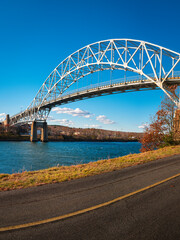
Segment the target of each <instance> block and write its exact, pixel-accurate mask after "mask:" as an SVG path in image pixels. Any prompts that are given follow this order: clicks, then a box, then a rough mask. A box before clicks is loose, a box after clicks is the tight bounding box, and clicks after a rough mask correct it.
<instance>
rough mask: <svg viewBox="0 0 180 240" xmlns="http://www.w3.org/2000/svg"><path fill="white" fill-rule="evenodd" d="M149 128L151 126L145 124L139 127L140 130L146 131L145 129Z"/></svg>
mask: <svg viewBox="0 0 180 240" xmlns="http://www.w3.org/2000/svg"><path fill="white" fill-rule="evenodd" d="M148 126H149V124H147V123H144V124H142V125H140V126H138V128H140V129H145V128H146V127H148Z"/></svg>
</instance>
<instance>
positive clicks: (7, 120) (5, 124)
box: [4, 114, 10, 127]
mask: <svg viewBox="0 0 180 240" xmlns="http://www.w3.org/2000/svg"><path fill="white" fill-rule="evenodd" d="M9 124H10V117H9V114H7V115H6V119H5V121H4V126H5V127H9Z"/></svg>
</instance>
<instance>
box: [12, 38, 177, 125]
mask: <svg viewBox="0 0 180 240" xmlns="http://www.w3.org/2000/svg"><path fill="white" fill-rule="evenodd" d="M103 70H124V71H131V72H134V73H136V74H138V75H140V76H143V78H144V79H146V81H147V84H146V83H144V82H142V83H139V84H138V89H139V88H141V87H142V88H144V87H145V86H146V85H147V88H148V86H149V84H150V85H151V86H152V87H151V88H157V87H158V88H160V89H162V90H163V91H164V92H165V94H167V95H168V97H169V98H170V99H171V100H172V101H173V102H174V103H175V104H176V106H177V107H179V108H180V100H179V98H178V96H176V95H174V94H173V93H172V92H171V91H170V89H169V88H168V84H169V82H170V81H169V80H171V82H172V80H173V79H174V82H175V83H176V84H177V85H180V77H179V78H175V77H177V76H175V70H176V71H177V70H180V53H177V52H174V51H171V50H169V49H166V48H163V47H161V46H158V45H155V44H151V43H148V42H144V41H139V40H133V39H110V40H105V41H100V42H96V43H93V44H90V45H88V46H85V47H83V48H81V49H79V50H78V51H76V52H74V53H73V54H71V55H70V56H68V57H67V58H66V59H65V60H63V61H62V62H61V63H60V64H59V65H58V66H57V67H56V68H55V69H54V70H53V71H52V72H51V74H50V75H49V76H48V77H47V79H46V80H45V82H44V83H43V85H42V87H41V88H40V89H39V91H38V93H37V95H36V96H35V98H34V99H33V101H32V103H31V104H30V105H29V107H28V108H27V109H26V110H25V111H24V112H22V113H20V114H17V115H15V116H13V117H11V124H16V123H19V122H31V121H33V120H38V121H44V120H46V119H47V117H48V115H49V112H50V110H51V108H52V107H53V106H55V105H56V104H61V102H60V99H61V97H62V95H63V94H64V93H65V92H66V91H67V89H68V88H69V87H70V86H72V85H73V84H74V83H75V82H77V81H78V80H80V79H82V78H83V77H85V76H87V75H89V74H92V73H94V72H98V71H103ZM139 85H140V86H139ZM128 86H129V89H135V90H137V84H129V85H128ZM101 87H102V88H103V86H101ZM111 88H112V86H110V87H109V92H110V93H111V90H112V89H111ZM119 88H121V90H122V91H124V89H125V90H127V89H128V88H123V87H122V86H121V87H119ZM118 91H119V92H121V91H120V90H118ZM106 92H108V90H106ZM112 92H113V91H112ZM96 93H97V94H95V93H94V95H98V89H97V92H96ZM70 98H71V96H70ZM77 99H78V97H77Z"/></svg>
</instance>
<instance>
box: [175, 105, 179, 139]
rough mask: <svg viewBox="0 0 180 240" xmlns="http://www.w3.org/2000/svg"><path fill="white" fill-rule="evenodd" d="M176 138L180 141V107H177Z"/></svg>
mask: <svg viewBox="0 0 180 240" xmlns="http://www.w3.org/2000/svg"><path fill="white" fill-rule="evenodd" d="M174 140H175V141H180V109H177V110H176V112H175V117H174Z"/></svg>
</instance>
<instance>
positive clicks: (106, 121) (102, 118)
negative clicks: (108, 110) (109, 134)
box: [96, 115, 115, 124]
mask: <svg viewBox="0 0 180 240" xmlns="http://www.w3.org/2000/svg"><path fill="white" fill-rule="evenodd" d="M96 120H97V121H99V122H101V123H103V124H114V123H115V122H114V121H112V120H110V119H108V118H107V117H106V116H105V115H99V116H98V117H96Z"/></svg>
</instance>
